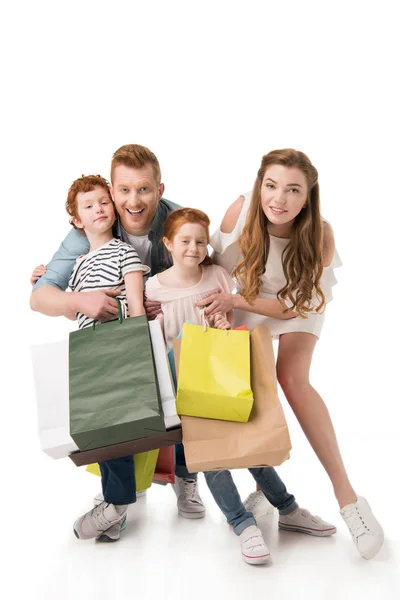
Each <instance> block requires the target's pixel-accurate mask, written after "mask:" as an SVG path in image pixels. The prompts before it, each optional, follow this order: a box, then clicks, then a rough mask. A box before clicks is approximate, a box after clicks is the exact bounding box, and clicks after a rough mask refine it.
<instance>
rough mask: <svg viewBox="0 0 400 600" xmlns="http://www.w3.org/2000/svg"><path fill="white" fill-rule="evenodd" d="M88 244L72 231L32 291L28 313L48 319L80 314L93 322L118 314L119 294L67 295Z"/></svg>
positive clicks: (77, 232) (111, 292)
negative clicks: (117, 297) (42, 315)
mask: <svg viewBox="0 0 400 600" xmlns="http://www.w3.org/2000/svg"><path fill="white" fill-rule="evenodd" d="M88 250H89V242H88V239H87V237H86V236H84V235H82V234H81V233H80V232H79V231H77V230H76V229H72V230H71V231H70V232H69V234H68V235H67V237H66V238H65V239H64V241H63V242H62V243H61V245H60V247H59V249H58V250H57V252H56V253H55V254H54V256H53V258H52V259H51V261H50V262H49V264H48V265H47V266H46V273H45V274H44V275H42V276H41V277H40V279H39V280H38V281H37V283H36V284H35V285H34V287H33V291H32V294H31V300H30V305H31V309H32V310H35V311H38V312H41V313H43V314H44V315H48V316H50V317H61V316H65V317H67V318H69V319H70V318H71V316H72V315H73V314H76V313H77V312H81V313H83V314H85V315H87V316H88V317H91V318H92V319H98V320H104V321H106V320H109V319H110V318H112V317H113V316H115V315H117V314H118V306H117V303H116V301H115V300H114V299H113V296H118V295H119V294H120V293H121V290H103V291H96V292H66V291H65V290H66V289H67V287H68V282H69V278H70V277H71V274H72V271H73V268H74V265H75V261H76V259H77V258H78V256H81V255H82V254H86V253H87V252H88Z"/></svg>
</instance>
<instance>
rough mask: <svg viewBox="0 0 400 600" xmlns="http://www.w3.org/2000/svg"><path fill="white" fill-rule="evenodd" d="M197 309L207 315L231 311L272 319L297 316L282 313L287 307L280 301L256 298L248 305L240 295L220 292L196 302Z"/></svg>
mask: <svg viewBox="0 0 400 600" xmlns="http://www.w3.org/2000/svg"><path fill="white" fill-rule="evenodd" d="M196 306H198V307H199V308H203V307H206V308H205V313H206V314H207V315H215V314H216V313H229V312H230V311H231V310H233V309H238V310H245V311H247V312H251V313H257V314H260V315H264V316H265V317H273V318H275V319H284V320H287V319H294V318H295V317H297V314H296V313H295V312H293V311H290V312H287V313H284V312H283V311H284V310H286V309H287V306H286V304H285V303H284V302H282V301H281V300H278V299H277V300H275V299H269V298H256V299H255V300H254V303H253V304H249V303H248V302H246V300H245V299H244V298H243V296H241V295H240V294H227V293H226V292H223V291H222V290H219V291H218V292H216V293H214V294H211V295H210V296H207V297H205V298H203V299H202V300H200V301H199V302H197V305H196Z"/></svg>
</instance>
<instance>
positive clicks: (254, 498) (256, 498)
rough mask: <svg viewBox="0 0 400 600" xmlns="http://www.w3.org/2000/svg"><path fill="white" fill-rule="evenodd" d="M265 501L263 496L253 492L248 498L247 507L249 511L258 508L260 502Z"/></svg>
mask: <svg viewBox="0 0 400 600" xmlns="http://www.w3.org/2000/svg"><path fill="white" fill-rule="evenodd" d="M262 499H263V496H262V495H261V494H259V493H258V492H251V494H250V495H249V497H248V498H247V502H246V506H247V507H248V509H249V510H251V509H252V508H254V507H255V506H257V504H259V502H260V501H261V500H262Z"/></svg>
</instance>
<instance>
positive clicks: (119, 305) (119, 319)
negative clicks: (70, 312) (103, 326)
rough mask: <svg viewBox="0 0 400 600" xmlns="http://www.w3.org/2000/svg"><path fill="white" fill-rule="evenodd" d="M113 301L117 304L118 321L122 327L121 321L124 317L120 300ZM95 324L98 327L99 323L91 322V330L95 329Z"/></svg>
mask: <svg viewBox="0 0 400 600" xmlns="http://www.w3.org/2000/svg"><path fill="white" fill-rule="evenodd" d="M115 300H116V301H117V304H118V321H119V322H120V323H121V325H122V321H123V320H124V316H123V314H122V305H121V300H120V299H119V298H115ZM96 323H97V325H100V323H99V321H93V325H92V329H96Z"/></svg>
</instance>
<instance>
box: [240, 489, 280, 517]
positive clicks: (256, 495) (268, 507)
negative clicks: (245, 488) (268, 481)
mask: <svg viewBox="0 0 400 600" xmlns="http://www.w3.org/2000/svg"><path fill="white" fill-rule="evenodd" d="M243 505H244V507H245V509H246V510H247V511H248V512H251V513H253V516H254V518H255V520H256V521H257V519H259V518H260V517H265V515H268V514H269V513H272V512H274V507H273V506H272V504H271V503H270V502H269V501H268V500H267V499H266V497H265V496H264V494H263V492H262V491H261V490H257V491H256V492H252V493H251V494H249V495H248V496H247V498H246V500H245V501H244V502H243Z"/></svg>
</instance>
